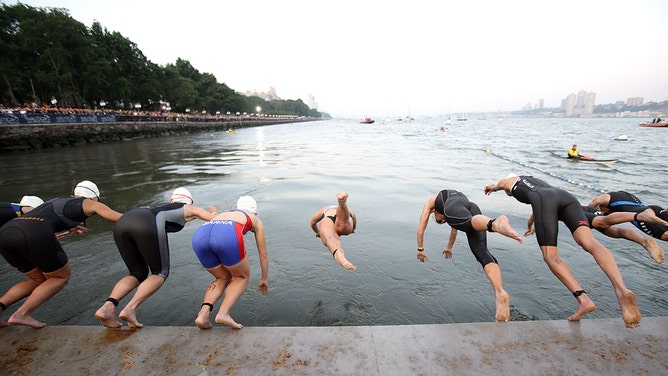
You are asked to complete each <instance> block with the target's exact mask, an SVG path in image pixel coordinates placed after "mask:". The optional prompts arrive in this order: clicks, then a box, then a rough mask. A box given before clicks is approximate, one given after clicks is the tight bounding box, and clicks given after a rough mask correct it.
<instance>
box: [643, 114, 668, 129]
mask: <svg viewBox="0 0 668 376" xmlns="http://www.w3.org/2000/svg"><path fill="white" fill-rule="evenodd" d="M640 126H641V127H668V121H666V120H665V119H661V116H657V117H655V118H654V119H652V122H650V123H640Z"/></svg>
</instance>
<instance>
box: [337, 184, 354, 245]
mask: <svg viewBox="0 0 668 376" xmlns="http://www.w3.org/2000/svg"><path fill="white" fill-rule="evenodd" d="M336 200H337V207H336V223H335V224H334V225H335V228H336V232H337V233H339V234H340V235H348V234H350V233H352V232H353V222H352V219H351V218H350V209H349V208H348V204H347V201H348V193H339V194H337V195H336Z"/></svg>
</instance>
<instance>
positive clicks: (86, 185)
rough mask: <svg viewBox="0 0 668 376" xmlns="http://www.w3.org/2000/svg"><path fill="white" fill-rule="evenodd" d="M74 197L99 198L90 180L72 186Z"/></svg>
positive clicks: (98, 193) (97, 191)
mask: <svg viewBox="0 0 668 376" xmlns="http://www.w3.org/2000/svg"><path fill="white" fill-rule="evenodd" d="M73 193H74V196H77V197H85V198H100V190H99V189H97V185H95V183H93V182H92V181H90V180H84V181H82V182H79V183H78V184H77V185H75V186H74V192H73Z"/></svg>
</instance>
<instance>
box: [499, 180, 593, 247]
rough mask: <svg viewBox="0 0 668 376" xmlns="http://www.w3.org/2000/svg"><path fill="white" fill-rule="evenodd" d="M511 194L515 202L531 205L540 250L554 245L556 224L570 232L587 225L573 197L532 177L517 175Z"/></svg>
mask: <svg viewBox="0 0 668 376" xmlns="http://www.w3.org/2000/svg"><path fill="white" fill-rule="evenodd" d="M510 193H511V195H512V196H513V197H515V198H516V199H517V201H519V202H522V203H524V204H529V205H531V209H532V210H533V218H534V225H535V226H536V240H537V241H538V245H539V246H541V247H542V246H553V247H556V246H557V235H558V234H559V221H562V222H564V224H565V225H566V226H567V227H568V229H569V230H570V231H571V233H574V232H575V230H577V229H578V227H580V226H589V222H587V217H586V216H585V214H584V211H583V210H582V206H581V205H580V202H578V200H577V199H576V198H575V196H573V195H572V194H570V193H568V192H567V191H565V190H563V189H560V188H556V187H553V186H551V185H549V184H547V183H545V182H544V181H542V180H540V179H537V178H534V177H533V176H518V177H517V181H516V182H515V184H514V185H513V187H512V188H511V190H510Z"/></svg>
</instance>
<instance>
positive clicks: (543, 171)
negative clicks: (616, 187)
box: [482, 146, 607, 193]
mask: <svg viewBox="0 0 668 376" xmlns="http://www.w3.org/2000/svg"><path fill="white" fill-rule="evenodd" d="M482 150H483V151H484V152H486V153H489V154H492V155H493V156H495V157H499V158H501V159H504V160H506V161H509V162H512V163H516V164H518V165H520V166H524V167H528V168H532V169H534V170H536V171H540V172H542V173H544V174H547V175H550V176H552V177H555V178H557V179H560V180H563V181H565V182H567V183H570V184H573V185H577V186H579V187H584V188H587V189H591V190H593V191H596V192H599V193H606V192H607V190H605V189H601V188H598V187H594V186H592V185H589V184H585V183H581V182H577V181H575V180H573V179H569V178H567V177H565V176H561V175H557V174H555V173H554V172H551V171H547V170H545V169H544V168H540V167H536V166H533V165H530V164H528V163H524V162H522V161H517V160H514V159H512V158H510V157H507V156H505V155H502V154H499V153H495V152H493V151H491V150H490V149H489V148H488V147H486V146H485V147H484V148H482Z"/></svg>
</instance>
